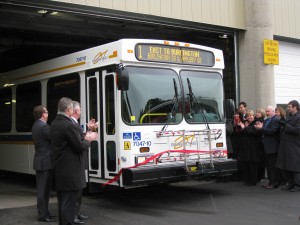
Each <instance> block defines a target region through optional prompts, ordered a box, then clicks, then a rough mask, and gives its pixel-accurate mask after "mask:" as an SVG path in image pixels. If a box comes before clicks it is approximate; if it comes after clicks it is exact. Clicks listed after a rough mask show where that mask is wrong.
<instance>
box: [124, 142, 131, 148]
mask: <svg viewBox="0 0 300 225" xmlns="http://www.w3.org/2000/svg"><path fill="white" fill-rule="evenodd" d="M130 149H131V143H130V141H124V150H130Z"/></svg>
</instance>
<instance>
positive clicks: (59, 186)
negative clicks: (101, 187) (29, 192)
mask: <svg viewBox="0 0 300 225" xmlns="http://www.w3.org/2000/svg"><path fill="white" fill-rule="evenodd" d="M50 139H51V144H52V150H53V164H54V176H55V187H56V190H60V191H61V190H64V191H68V190H79V189H83V188H84V187H85V186H86V182H85V168H84V159H83V152H84V151H87V150H88V148H89V146H90V143H89V142H88V141H86V140H84V139H82V137H81V134H80V133H79V132H78V126H75V125H74V123H73V122H72V120H71V119H70V118H69V117H67V116H65V115H63V114H57V116H56V118H55V120H54V121H53V122H52V124H51V127H50Z"/></svg>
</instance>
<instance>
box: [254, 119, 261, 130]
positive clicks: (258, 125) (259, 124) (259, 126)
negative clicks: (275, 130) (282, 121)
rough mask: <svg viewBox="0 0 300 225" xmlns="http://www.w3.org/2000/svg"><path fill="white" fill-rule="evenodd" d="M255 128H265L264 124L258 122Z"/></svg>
mask: <svg viewBox="0 0 300 225" xmlns="http://www.w3.org/2000/svg"><path fill="white" fill-rule="evenodd" d="M254 127H255V128H256V129H261V128H262V127H263V123H261V122H259V121H257V122H256V123H255V125H254Z"/></svg>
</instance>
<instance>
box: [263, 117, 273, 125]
mask: <svg viewBox="0 0 300 225" xmlns="http://www.w3.org/2000/svg"><path fill="white" fill-rule="evenodd" d="M271 120H272V118H268V119H266V121H265V123H264V127H268V125H269V124H270V122H271Z"/></svg>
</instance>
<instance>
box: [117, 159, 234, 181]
mask: <svg viewBox="0 0 300 225" xmlns="http://www.w3.org/2000/svg"><path fill="white" fill-rule="evenodd" d="M237 171H238V167H237V161H236V160H234V159H214V160H213V161H212V163H211V162H210V161H209V160H201V161H200V162H195V161H188V162H187V163H185V162H183V161H180V162H170V163H161V164H150V165H145V166H140V167H137V168H126V169H124V170H123V174H122V176H123V185H124V186H137V185H148V184H155V183H172V182H179V181H184V180H187V179H204V180H205V179H210V178H218V177H220V176H225V175H230V174H234V173H236V172H237Z"/></svg>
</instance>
